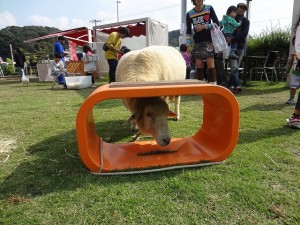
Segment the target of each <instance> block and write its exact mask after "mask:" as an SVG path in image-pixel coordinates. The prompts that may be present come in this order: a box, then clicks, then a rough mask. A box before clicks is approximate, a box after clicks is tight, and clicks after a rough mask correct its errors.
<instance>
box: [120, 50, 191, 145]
mask: <svg viewBox="0 0 300 225" xmlns="http://www.w3.org/2000/svg"><path fill="white" fill-rule="evenodd" d="M185 71H186V64H185V61H184V59H183V57H182V56H181V54H180V53H179V51H178V50H176V49H175V48H173V47H168V46H150V47H147V48H144V49H141V50H135V51H130V52H129V53H127V54H126V55H124V56H123V57H122V58H121V60H120V61H119V63H118V66H117V70H116V81H118V82H148V81H149V82H151V81H166V80H167V81H175V80H184V79H185ZM175 99H176V103H175V104H176V108H175V110H176V111H175V113H176V115H177V119H179V117H180V114H179V102H180V96H176V97H175ZM123 102H124V105H125V106H126V107H127V108H128V109H129V110H130V111H131V113H132V116H131V117H130V121H131V122H132V123H133V124H135V125H136V126H137V128H138V129H139V131H140V132H141V133H143V134H150V135H152V136H153V137H154V139H155V140H156V142H157V143H158V144H159V145H161V146H166V145H168V144H169V143H170V141H171V137H170V133H169V127H168V122H167V116H168V113H169V107H168V105H167V103H166V102H165V101H164V100H163V99H162V98H161V97H160V96H157V97H150V98H130V99H124V100H123Z"/></svg>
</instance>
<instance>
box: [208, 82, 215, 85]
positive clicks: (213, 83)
mask: <svg viewBox="0 0 300 225" xmlns="http://www.w3.org/2000/svg"><path fill="white" fill-rule="evenodd" d="M208 83H209V84H212V85H217V82H216V81H214V82H208Z"/></svg>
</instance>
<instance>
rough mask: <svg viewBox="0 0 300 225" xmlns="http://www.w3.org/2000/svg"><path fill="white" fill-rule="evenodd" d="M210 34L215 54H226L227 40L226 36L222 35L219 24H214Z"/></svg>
mask: <svg viewBox="0 0 300 225" xmlns="http://www.w3.org/2000/svg"><path fill="white" fill-rule="evenodd" d="M210 33H211V40H212V44H213V46H214V50H215V53H219V52H226V50H227V48H228V45H227V42H226V40H225V37H224V34H223V33H222V31H221V30H220V28H219V27H218V25H217V24H215V23H213V24H212V29H211V30H210Z"/></svg>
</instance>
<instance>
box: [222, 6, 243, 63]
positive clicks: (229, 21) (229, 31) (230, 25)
mask: <svg viewBox="0 0 300 225" xmlns="http://www.w3.org/2000/svg"><path fill="white" fill-rule="evenodd" d="M236 13H237V8H236V7H235V6H234V5H232V6H230V7H229V8H228V9H227V12H226V15H224V16H223V19H222V20H221V21H220V25H221V26H223V33H224V36H225V38H226V39H227V38H232V37H233V33H234V30H235V29H236V28H237V27H239V26H241V22H239V23H238V22H236V20H235V19H234V18H235V17H236ZM230 47H231V50H230V54H229V57H230V58H235V59H238V58H239V57H238V56H237V55H236V50H237V43H236V42H234V41H231V45H230Z"/></svg>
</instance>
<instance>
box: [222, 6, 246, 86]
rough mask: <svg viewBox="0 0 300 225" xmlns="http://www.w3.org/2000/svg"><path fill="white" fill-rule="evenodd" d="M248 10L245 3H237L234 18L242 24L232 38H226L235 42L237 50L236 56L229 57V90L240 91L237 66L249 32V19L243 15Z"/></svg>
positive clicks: (242, 54) (241, 57) (240, 60)
mask: <svg viewBox="0 0 300 225" xmlns="http://www.w3.org/2000/svg"><path fill="white" fill-rule="evenodd" d="M247 10H248V7H247V5H246V4H245V3H239V4H237V15H236V17H235V20H236V21H237V22H238V23H240V22H241V23H242V25H241V26H240V27H238V28H236V29H235V32H234V36H233V37H232V38H228V39H227V40H228V42H229V43H232V42H237V51H236V55H237V56H238V58H230V59H229V66H230V73H231V76H230V79H229V81H228V88H229V89H230V90H231V91H235V92H240V91H241V90H242V87H241V83H240V80H239V71H238V69H239V67H240V64H241V62H242V59H243V56H244V52H245V47H246V40H247V36H248V33H249V27H250V21H249V20H248V19H247V18H246V17H245V16H244V14H245V12H246V11H247Z"/></svg>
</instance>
